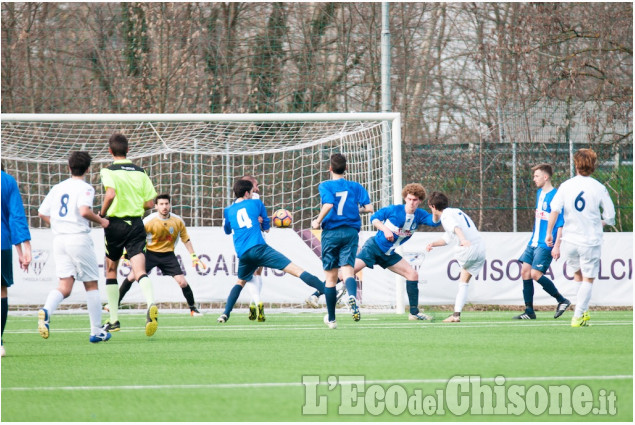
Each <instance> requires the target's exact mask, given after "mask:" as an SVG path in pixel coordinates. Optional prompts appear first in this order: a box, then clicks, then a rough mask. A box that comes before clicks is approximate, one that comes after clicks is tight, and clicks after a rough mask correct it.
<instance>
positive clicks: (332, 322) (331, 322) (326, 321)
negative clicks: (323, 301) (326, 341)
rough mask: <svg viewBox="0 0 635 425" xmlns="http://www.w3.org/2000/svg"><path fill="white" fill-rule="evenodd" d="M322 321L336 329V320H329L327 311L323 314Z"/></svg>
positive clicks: (330, 327)
mask: <svg viewBox="0 0 635 425" xmlns="http://www.w3.org/2000/svg"><path fill="white" fill-rule="evenodd" d="M324 323H325V324H326V326H328V327H329V329H337V322H336V321H335V320H333V321H329V314H328V313H326V314H325V315H324Z"/></svg>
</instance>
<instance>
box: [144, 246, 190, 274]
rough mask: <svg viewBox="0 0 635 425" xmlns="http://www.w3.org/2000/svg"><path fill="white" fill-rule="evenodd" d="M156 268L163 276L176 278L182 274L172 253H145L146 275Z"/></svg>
mask: <svg viewBox="0 0 635 425" xmlns="http://www.w3.org/2000/svg"><path fill="white" fill-rule="evenodd" d="M155 267H158V268H159V270H161V274H163V275H164V276H178V275H180V274H183V270H182V269H181V265H180V264H179V260H178V259H177V258H176V255H175V254H174V251H172V252H155V251H146V273H150V270H152V269H153V268H155Z"/></svg>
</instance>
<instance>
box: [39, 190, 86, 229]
mask: <svg viewBox="0 0 635 425" xmlns="http://www.w3.org/2000/svg"><path fill="white" fill-rule="evenodd" d="M94 197H95V189H94V188H93V187H92V186H91V185H89V184H88V183H86V182H85V181H84V180H81V179H73V178H70V179H67V180H64V181H63V182H61V183H58V184H56V185H55V186H53V188H52V189H51V191H50V192H49V193H48V195H46V198H44V201H43V202H42V205H41V206H40V208H39V210H38V212H39V213H41V214H42V215H47V216H49V217H51V230H53V234H55V235H69V234H76V233H88V232H90V225H89V223H88V220H87V219H85V218H84V217H82V216H81V214H80V212H79V208H80V207H81V206H88V207H90V208H92V207H93V198H94Z"/></svg>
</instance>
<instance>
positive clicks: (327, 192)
mask: <svg viewBox="0 0 635 425" xmlns="http://www.w3.org/2000/svg"><path fill="white" fill-rule="evenodd" d="M318 190H319V191H320V197H321V198H322V204H333V208H332V209H331V211H329V213H328V214H327V215H326V217H324V220H322V229H324V230H329V229H336V228H338V227H344V226H346V227H352V228H354V229H357V230H358V231H359V230H360V229H361V227H362V219H361V217H360V216H359V207H360V206H364V205H368V204H370V197H369V196H368V192H367V191H366V189H364V186H362V185H361V184H359V183H357V182H353V181H349V180H346V179H337V180H327V181H325V182H322V183H320V186H318Z"/></svg>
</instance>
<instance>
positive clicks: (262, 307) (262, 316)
mask: <svg viewBox="0 0 635 425" xmlns="http://www.w3.org/2000/svg"><path fill="white" fill-rule="evenodd" d="M258 321H259V322H264V321H265V305H264V304H263V303H261V302H260V303H258Z"/></svg>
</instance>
